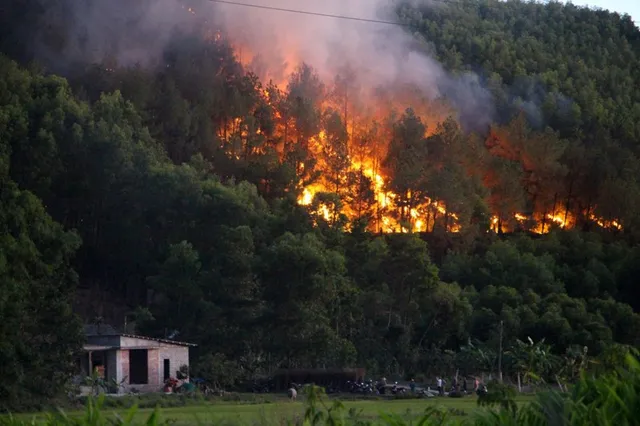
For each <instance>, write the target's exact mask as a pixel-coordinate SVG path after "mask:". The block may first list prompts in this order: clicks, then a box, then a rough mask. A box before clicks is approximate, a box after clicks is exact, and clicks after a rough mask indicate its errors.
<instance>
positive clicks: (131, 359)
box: [80, 325, 196, 392]
mask: <svg viewBox="0 0 640 426" xmlns="http://www.w3.org/2000/svg"><path fill="white" fill-rule="evenodd" d="M85 335H86V344H85V345H84V347H83V352H84V355H83V356H82V358H81V359H80V367H81V369H82V372H83V374H86V375H89V374H90V372H92V371H95V370H97V371H98V372H99V374H101V375H102V376H103V377H104V379H105V380H108V381H111V380H112V379H115V381H116V382H117V383H122V386H121V388H120V389H119V392H127V391H130V390H133V389H135V390H137V391H139V392H159V391H161V390H162V387H163V384H164V382H165V380H167V379H168V378H170V377H173V378H176V377H177V376H178V371H179V370H180V367H182V366H187V367H188V366H189V348H190V347H194V346H196V345H194V344H192V343H184V342H177V341H174V340H167V339H156V338H152V337H144V336H137V335H133V334H126V333H119V332H117V331H116V330H115V329H114V328H113V327H110V326H105V325H100V326H86V327H85Z"/></svg>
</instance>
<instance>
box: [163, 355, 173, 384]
mask: <svg viewBox="0 0 640 426" xmlns="http://www.w3.org/2000/svg"><path fill="white" fill-rule="evenodd" d="M163 367H164V369H163V371H164V374H163V377H164V381H165V382H166V381H167V380H169V378H170V377H171V360H169V359H165V360H164V366H163Z"/></svg>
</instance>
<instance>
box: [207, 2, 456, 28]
mask: <svg viewBox="0 0 640 426" xmlns="http://www.w3.org/2000/svg"><path fill="white" fill-rule="evenodd" d="M209 1H210V2H212V3H221V4H229V5H234V6H243V7H253V8H256V9H265V10H275V11H278V12H288V13H297V14H301V15H312V16H322V17H325V18H336V19H347V20H350V21H360V22H370V23H374V24H386V25H398V26H401V27H408V26H410V25H409V24H405V23H402V22H395V21H383V20H379V19H367V18H358V17H354V16H344V15H333V14H330V13H320V12H308V11H305V10H296V9H286V8H282V7H275V6H263V5H259V4H251V3H241V2H236V1H229V0H209ZM431 1H437V2H439V3H459V2H457V1H456V2H454V1H447V0H431Z"/></svg>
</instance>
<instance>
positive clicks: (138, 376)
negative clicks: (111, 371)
mask: <svg viewBox="0 0 640 426" xmlns="http://www.w3.org/2000/svg"><path fill="white" fill-rule="evenodd" d="M129 375H130V376H131V377H130V380H129V383H131V384H132V385H146V384H147V383H149V354H148V351H147V350H146V349H133V350H130V351H129Z"/></svg>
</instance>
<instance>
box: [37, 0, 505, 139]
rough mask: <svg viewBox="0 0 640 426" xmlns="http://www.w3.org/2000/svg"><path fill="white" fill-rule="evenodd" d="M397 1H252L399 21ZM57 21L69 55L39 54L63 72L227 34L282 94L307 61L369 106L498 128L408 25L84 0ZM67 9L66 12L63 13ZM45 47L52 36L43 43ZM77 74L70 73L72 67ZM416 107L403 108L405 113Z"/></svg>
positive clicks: (477, 94)
mask: <svg viewBox="0 0 640 426" xmlns="http://www.w3.org/2000/svg"><path fill="white" fill-rule="evenodd" d="M392 1H393V0H349V1H345V0H323V1H322V2H314V3H308V2H299V1H296V0H246V2H250V3H252V4H254V5H258V6H267V7H274V8H280V9H292V10H303V11H306V12H312V13H319V14H326V15H339V16H347V17H355V18H361V19H368V20H384V21H396V20H397V18H396V16H395V4H394V3H393V2H392ZM57 4H58V5H59V6H52V7H50V8H49V9H48V10H47V13H48V15H49V16H47V19H48V20H49V21H50V22H57V23H58V26H59V27H60V28H63V29H64V31H65V32H66V40H65V43H64V48H63V49H62V51H55V50H52V49H51V48H50V46H49V45H47V43H46V40H43V41H44V43H40V44H39V45H38V49H37V53H38V54H39V56H40V59H43V58H44V59H45V62H47V63H48V65H49V66H50V67H53V68H54V69H58V70H62V69H63V68H64V66H65V65H66V66H69V64H76V63H78V62H103V61H105V59H109V60H112V61H115V62H117V63H118V64H119V65H125V66H126V65H132V64H134V63H139V64H142V65H153V64H156V63H157V62H158V61H159V60H160V59H161V58H162V52H163V49H164V47H165V46H166V45H167V43H168V42H169V40H171V38H172V36H173V34H174V33H175V32H176V31H181V32H184V31H192V30H194V28H196V27H198V26H203V25H204V26H205V27H208V28H209V29H214V28H215V29H218V28H220V29H222V32H223V33H224V34H225V35H227V36H228V38H229V40H230V41H231V42H232V44H233V45H234V46H236V48H237V52H238V55H239V56H240V59H241V61H242V62H243V63H245V64H248V66H249V68H251V69H252V71H254V72H255V73H256V74H258V76H260V77H261V78H263V79H273V80H274V82H276V83H278V84H280V85H284V84H285V83H286V79H287V77H288V75H289V74H290V73H291V72H292V71H293V70H294V69H295V67H296V66H298V65H299V64H301V63H302V62H304V63H307V64H308V65H310V66H312V67H313V68H314V69H315V70H316V71H317V72H318V74H319V76H320V77H321V79H322V80H323V81H325V82H331V81H333V78H334V77H335V76H336V74H338V73H340V72H343V71H344V70H345V69H348V70H350V71H351V72H352V74H353V75H354V76H355V79H356V81H357V87H359V88H360V90H361V93H360V94H358V95H360V96H361V97H364V98H365V99H366V98H367V96H369V95H370V94H371V93H374V92H375V91H376V90H378V89H383V90H391V89H399V90H403V89H404V90H405V91H406V89H408V88H409V89H410V90H411V91H414V92H416V93H417V92H419V94H420V96H422V97H424V98H427V99H431V100H433V99H436V98H442V97H444V98H446V99H447V100H448V101H449V103H451V104H452V105H453V107H454V109H455V110H456V111H457V114H458V118H459V119H460V121H461V122H462V124H463V125H465V127H467V128H472V129H477V128H481V127H484V126H486V125H488V124H489V123H491V121H492V118H493V114H494V112H493V103H492V98H491V95H490V93H489V92H488V90H486V89H485V88H484V86H483V85H482V84H481V82H480V79H479V78H478V76H477V75H475V74H464V75H458V76H453V75H451V74H449V73H447V72H446V71H445V70H444V68H443V67H442V66H441V65H440V64H439V63H438V62H437V61H436V60H435V59H434V58H433V57H432V56H430V55H429V54H428V53H427V51H428V46H427V43H420V42H419V41H417V39H416V37H414V36H412V35H411V34H409V32H408V31H407V29H406V28H405V27H403V26H401V25H390V24H383V23H373V22H363V21H358V20H350V19H339V18H332V17H326V16H316V15H308V14H301V13H291V12H285V11H276V10H266V9H261V8H251V7H244V6H237V5H230V4H220V3H214V2H210V1H207V0H137V1H135V2H131V1H129V0H111V1H104V0H87V1H82V2H80V1H72V0H66V2H59V3H57ZM60 5H62V6H60ZM44 38H45V39H46V38H47V37H44ZM71 66H73V65H71ZM409 106H415V105H410V104H409V105H404V107H409Z"/></svg>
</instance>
